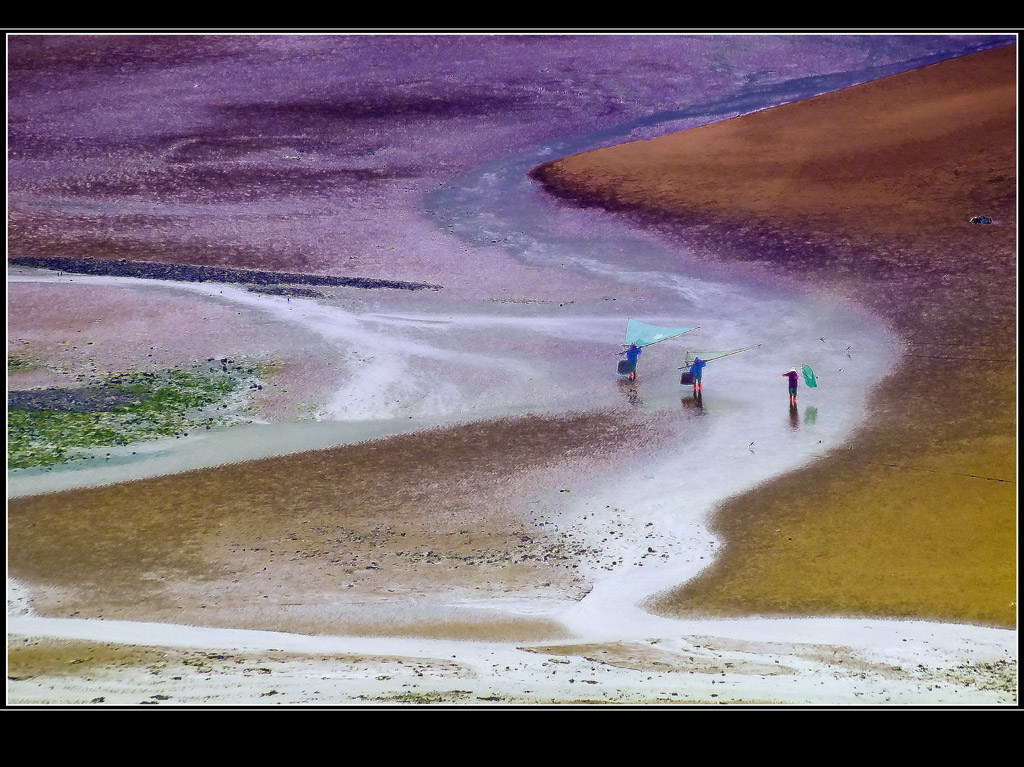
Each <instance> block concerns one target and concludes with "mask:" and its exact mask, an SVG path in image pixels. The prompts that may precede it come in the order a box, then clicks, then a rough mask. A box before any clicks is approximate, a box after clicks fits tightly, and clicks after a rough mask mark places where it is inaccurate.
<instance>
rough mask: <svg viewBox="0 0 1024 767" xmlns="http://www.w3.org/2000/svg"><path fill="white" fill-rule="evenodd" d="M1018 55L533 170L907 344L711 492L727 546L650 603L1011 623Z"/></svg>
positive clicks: (966, 61) (671, 607) (990, 57)
mask: <svg viewBox="0 0 1024 767" xmlns="http://www.w3.org/2000/svg"><path fill="white" fill-rule="evenodd" d="M1016 56H1017V52H1016V46H1015V45H1014V46H1007V47H1003V48H997V49H993V50H989V51H985V52H982V53H978V54H973V55H970V56H965V57H962V58H958V59H953V60H950V61H947V62H942V63H939V64H935V65H931V66H928V67H923V68H921V69H917V70H914V71H911V72H907V73H904V74H900V75H896V76H893V77H889V78H885V79H883V80H879V81H875V82H871V83H867V84H864V85H860V86H856V87H852V88H848V89H845V90H842V91H837V92H834V93H830V94H825V95H823V96H819V97H817V98H813V99H808V100H805V101H802V102H797V103H793V104H787V105H783V106H780V107H776V108H772V109H767V110H764V111H761V112H757V113H754V114H750V115H745V116H742V117H739V118H736V119H732V120H727V121H723V122H721V123H716V124H712V125H708V126H703V127H700V128H697V129H694V130H690V131H685V132H682V133H677V134H673V135H669V136H664V137H662V138H658V139H654V140H651V141H643V142H636V143H632V144H626V145H622V146H617V147H611V148H607V149H602V150H597V151H593V152H588V153H584V154H581V155H575V156H572V157H568V158H564V159H562V160H558V161H555V162H552V163H548V164H546V165H543V166H540V167H539V168H537V169H535V170H534V172H533V175H534V177H535V178H537V179H539V180H540V181H542V182H543V183H544V184H545V185H546V186H547V188H548V189H549V190H550V191H552V192H553V193H555V194H558V195H561V196H565V197H568V198H571V199H573V200H575V201H577V202H582V203H584V204H596V205H602V206H604V207H607V208H611V209H616V210H622V211H626V212H628V214H629V215H631V216H633V217H635V218H637V219H639V220H642V221H645V222H647V223H650V224H651V225H652V226H656V227H658V228H660V229H661V230H662V231H664V232H666V233H668V234H670V235H671V236H673V237H675V238H676V239H677V240H678V241H680V242H681V243H685V244H686V245H688V246H689V247H690V248H694V249H697V250H698V251H700V252H703V253H704V254H705V255H706V256H707V257H708V258H718V259H728V258H739V259H746V260H756V261H758V262H760V263H764V264H768V265H769V268H773V269H777V270H778V271H780V272H782V271H784V272H786V273H787V274H790V275H796V276H799V277H801V278H804V279H806V280H807V281H808V282H810V283H813V284H814V285H816V286H820V287H821V288H822V289H824V290H828V291H832V292H837V293H842V294H844V295H846V296H848V297H851V298H853V299H855V300H857V301H859V302H861V303H863V304H864V305H866V306H868V307H870V308H871V309H873V310H874V311H875V312H877V313H878V314H879V315H880V316H881V317H882V318H884V319H885V320H886V321H887V322H888V323H890V324H891V325H892V326H893V327H894V328H895V329H896V330H897V331H898V332H899V333H900V335H901V337H902V338H903V340H904V341H905V342H906V347H905V354H904V356H903V358H902V360H901V362H900V364H899V366H898V367H897V368H896V369H895V370H893V371H892V375H890V377H889V378H887V379H886V381H884V382H883V384H882V385H881V386H880V387H879V389H878V391H877V393H876V394H877V396H876V397H875V398H873V400H872V402H873V404H872V411H871V412H870V413H869V417H868V420H867V423H866V424H865V425H864V427H862V429H861V430H860V431H859V433H858V434H857V436H856V439H854V440H853V442H852V443H851V444H850V445H848V446H847V447H846V449H845V450H843V451H842V453H841V454H837V455H834V456H831V457H830V458H828V459H827V460H824V461H822V462H820V463H818V464H816V465H814V466H811V467H808V468H806V469H803V470H800V471H797V472H794V473H792V474H790V475H788V476H786V477H784V478H782V479H780V480H777V481H775V482H773V483H770V484H768V485H766V486H764V487H762V488H759V489H758V490H756V491H755V492H752V493H749V494H747V495H744V496H742V497H739V498H734V499H731V500H730V501H728V502H727V503H725V504H724V505H723V506H722V507H721V509H720V510H719V512H718V514H717V516H716V525H717V527H718V528H719V531H720V532H721V534H722V535H724V536H725V538H726V540H727V542H728V546H727V547H726V554H725V555H724V556H723V558H722V559H721V561H720V562H719V563H718V564H717V565H716V566H715V567H714V568H712V569H710V570H709V571H708V572H707V573H706V574H705V575H704V576H702V577H701V578H699V579H697V580H696V581H694V582H692V583H690V584H688V585H686V586H685V587H684V588H681V589H679V590H678V591H676V592H675V593H674V594H672V595H671V596H669V597H667V598H665V599H662V600H661V601H660V603H659V605H658V607H659V608H660V609H663V610H666V611H669V612H674V613H680V614H691V613H693V612H713V613H730V614H735V613H752V612H757V613H789V614H823V613H828V614H836V613H842V614H864V615H886V616H906V617H924V618H940V619H946V620H968V621H977V622H984V623H992V624H997V625H1004V626H1013V625H1016ZM977 215H984V216H987V217H989V218H991V219H992V221H993V223H992V224H972V223H970V219H971V218H972V217H973V216H977Z"/></svg>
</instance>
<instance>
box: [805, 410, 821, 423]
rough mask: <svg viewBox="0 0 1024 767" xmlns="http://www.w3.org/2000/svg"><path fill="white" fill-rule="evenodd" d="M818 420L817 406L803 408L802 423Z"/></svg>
mask: <svg viewBox="0 0 1024 767" xmlns="http://www.w3.org/2000/svg"><path fill="white" fill-rule="evenodd" d="M817 420H818V408H816V407H809V408H807V409H806V410H804V423H805V424H813V423H815V422H816V421H817Z"/></svg>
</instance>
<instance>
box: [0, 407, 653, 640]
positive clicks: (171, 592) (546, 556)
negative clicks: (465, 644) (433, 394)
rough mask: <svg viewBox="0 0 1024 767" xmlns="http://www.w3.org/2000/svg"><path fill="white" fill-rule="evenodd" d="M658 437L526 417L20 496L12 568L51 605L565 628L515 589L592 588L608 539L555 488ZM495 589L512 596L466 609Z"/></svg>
mask: <svg viewBox="0 0 1024 767" xmlns="http://www.w3.org/2000/svg"><path fill="white" fill-rule="evenodd" d="M651 439H653V437H652V432H651V430H650V429H649V428H648V427H647V425H645V424H643V423H639V422H637V421H635V420H633V419H632V418H630V417H629V416H628V415H626V414H624V413H623V414H618V415H617V414H615V413H595V414H579V415H570V416H565V417H561V418H542V417H525V418H518V419H506V420H499V421H492V422H479V423H473V424H468V425H464V426H454V427H450V428H446V429H433V430H429V431H425V432H419V433H415V434H409V435H403V436H398V437H391V438H388V439H383V440H378V441H375V442H369V443H362V444H358V445H350V446H345V447H339V448H333V449H329V450H323V451H317V452H309V453H301V454H295V455H289V456H284V457H280V458H274V459H267V460H261V461H251V462H246V463H239V464H233V465H228V466H222V467H218V468H212V469H204V470H200V471H194V472H188V473H183V474H177V475H173V476H167V477H160V478H154V479H150V480H142V481H137V482H130V483H122V484H118V485H112V486H108V487H100V488H95V489H86V490H75V491H68V492H61V493H50V494H43V495H37V496H32V497H27V498H15V499H11V500H9V502H8V540H9V543H10V547H9V561H8V567H9V570H10V573H11V574H12V575H13V576H15V577H16V578H17V579H18V580H19V581H20V582H22V583H24V584H25V585H26V586H28V587H29V588H30V590H31V593H32V598H33V605H34V609H35V611H36V612H37V613H39V614H40V615H46V616H53V617H79V618H99V617H103V618H106V619H124V620H144V621H159V622H165V623H175V624H192V625H208V626H220V627H228V628H254V629H269V630H279V631H291V632H299V633H310V634H369V635H372V634H377V633H384V632H385V631H386V633H387V634H389V635H392V636H400V635H403V634H410V635H415V636H444V637H456V638H469V637H473V638H477V639H491V640H497V639H502V640H508V639H513V640H523V639H538V638H552V639H553V638H558V637H559V636H561V629H560V627H558V626H557V625H556V624H553V623H550V622H547V621H544V620H532V619H528V618H518V617H515V616H514V615H510V614H505V613H503V612H502V611H501V610H500V604H499V603H500V601H501V600H502V599H505V598H509V597H513V598H527V599H537V598H540V599H544V598H552V599H565V598H566V597H567V595H568V596H570V597H571V596H572V595H575V596H577V597H579V596H582V595H583V594H584V593H586V590H587V588H588V585H587V584H586V583H585V582H583V581H582V579H580V578H578V577H577V576H576V565H577V563H578V562H579V561H580V560H581V559H585V558H588V557H594V556H598V555H599V552H597V551H595V550H592V549H590V548H589V546H588V544H585V543H583V542H582V539H579V538H576V537H574V536H573V535H572V530H571V529H570V528H569V527H567V526H566V525H564V524H558V523H557V522H555V521H554V520H555V519H556V516H557V514H556V512H557V505H558V500H559V498H560V495H559V491H555V490H552V489H551V488H568V489H571V488H572V487H575V486H576V485H575V484H574V483H575V482H576V481H578V480H580V478H581V477H585V476H586V475H587V473H588V472H590V471H594V470H598V469H600V467H601V466H607V465H609V462H614V461H617V460H618V459H619V458H621V456H623V455H629V454H631V453H633V452H636V451H637V450H639V449H641V448H643V447H645V446H646V444H647V443H648V442H649V441H650V440H651ZM510 467H514V469H513V468H510ZM480 600H484V601H487V600H490V601H492V602H493V603H494V604H495V605H496V606H497V607H498V608H499V609H496V610H485V611H482V612H481V611H480V610H475V611H474V610H471V609H464V608H462V607H460V605H461V604H463V603H465V604H469V603H471V602H479V601H480ZM481 616H483V617H481Z"/></svg>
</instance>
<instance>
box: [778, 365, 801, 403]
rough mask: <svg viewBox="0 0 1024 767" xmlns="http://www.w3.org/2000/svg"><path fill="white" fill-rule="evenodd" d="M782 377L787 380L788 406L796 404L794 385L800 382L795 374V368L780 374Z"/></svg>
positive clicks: (797, 374) (798, 376) (798, 375)
mask: <svg viewBox="0 0 1024 767" xmlns="http://www.w3.org/2000/svg"><path fill="white" fill-rule="evenodd" d="M782 375H783V376H784V377H786V378H788V379H789V404H790V405H795V404H796V385H797V382H798V381H799V380H800V374H799V373H797V372H796V368H793V369H792V370H790V371H789V372H788V373H783V374H782Z"/></svg>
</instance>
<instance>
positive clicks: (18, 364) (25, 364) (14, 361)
mask: <svg viewBox="0 0 1024 767" xmlns="http://www.w3.org/2000/svg"><path fill="white" fill-rule="evenodd" d="M38 367H39V365H37V364H36V363H34V362H32V361H31V360H27V359H25V358H24V357H22V356H21V355H19V354H11V353H10V352H8V353H7V372H8V373H20V372H22V371H27V370H35V369H37V368H38Z"/></svg>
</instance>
